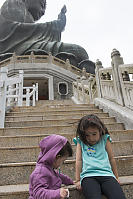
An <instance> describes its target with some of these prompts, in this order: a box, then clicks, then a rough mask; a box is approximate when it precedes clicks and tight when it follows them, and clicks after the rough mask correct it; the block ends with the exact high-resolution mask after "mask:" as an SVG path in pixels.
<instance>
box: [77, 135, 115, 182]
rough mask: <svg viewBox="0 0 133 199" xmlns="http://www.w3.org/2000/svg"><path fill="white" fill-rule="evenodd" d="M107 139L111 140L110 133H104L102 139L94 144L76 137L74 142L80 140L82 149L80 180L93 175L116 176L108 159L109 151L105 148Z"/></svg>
mask: <svg viewBox="0 0 133 199" xmlns="http://www.w3.org/2000/svg"><path fill="white" fill-rule="evenodd" d="M107 139H109V140H110V142H111V138H110V135H109V134H105V135H103V136H102V138H101V139H100V141H99V142H98V143H97V144H95V145H93V146H90V145H85V144H84V143H83V142H82V141H81V140H80V139H79V138H76V140H75V139H74V143H75V144H76V142H78V143H79V144H80V145H81V149H82V172H81V174H80V182H81V181H82V180H83V178H85V177H91V176H113V177H115V176H114V174H113V171H112V169H111V165H110V162H109V159H108V153H107V151H106V149H105V146H106V142H107Z"/></svg>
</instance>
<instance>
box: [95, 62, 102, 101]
mask: <svg viewBox="0 0 133 199" xmlns="http://www.w3.org/2000/svg"><path fill="white" fill-rule="evenodd" d="M95 66H96V69H95V74H96V85H97V93H98V97H99V98H102V90H101V83H100V73H99V69H100V68H103V66H102V62H101V61H99V59H97V60H96V63H95Z"/></svg>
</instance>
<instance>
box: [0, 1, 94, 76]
mask: <svg viewBox="0 0 133 199" xmlns="http://www.w3.org/2000/svg"><path fill="white" fill-rule="evenodd" d="M45 9H46V0H6V1H5V3H4V4H3V6H2V7H1V10H0V57H1V60H2V59H3V57H5V56H4V55H6V54H7V55H8V54H11V53H14V52H15V53H16V55H25V54H28V53H30V52H32V51H33V52H34V53H36V52H37V53H38V52H40V53H41V54H42V53H43V52H44V54H45V53H49V52H51V54H52V55H53V56H56V57H58V58H63V59H64V57H65V59H67V58H69V59H70V63H71V61H72V60H74V65H76V66H77V67H80V66H81V65H82V66H81V67H83V65H84V66H87V64H88V63H90V65H91V69H89V65H88V68H86V69H87V72H91V73H94V67H95V66H94V63H93V62H91V61H89V57H88V54H87V52H86V51H85V49H84V48H82V47H81V46H79V45H77V44H69V43H64V42H62V41H61V33H62V31H63V30H64V29H65V25H66V11H67V10H66V6H63V8H62V9H61V12H60V13H59V15H58V18H57V20H53V21H51V22H45V23H35V22H36V21H38V20H39V19H40V18H41V17H42V16H43V15H44V14H45ZM84 61H85V62H84ZM82 63H83V64H82Z"/></svg>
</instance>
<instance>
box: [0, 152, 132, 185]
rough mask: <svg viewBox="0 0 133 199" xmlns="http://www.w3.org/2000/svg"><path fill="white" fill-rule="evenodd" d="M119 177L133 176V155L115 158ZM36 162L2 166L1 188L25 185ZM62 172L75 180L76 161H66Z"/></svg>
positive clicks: (0, 166) (0, 167)
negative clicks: (3, 186)
mask: <svg viewBox="0 0 133 199" xmlns="http://www.w3.org/2000/svg"><path fill="white" fill-rule="evenodd" d="M115 159H116V164H117V168H118V174H119V176H126V175H132V174H133V155H130V156H118V157H115ZM35 164H36V163H35V162H21V163H5V164H0V177H1V179H0V186H2V185H9V184H10V185H11V184H23V183H24V184H25V183H28V182H29V176H30V174H31V173H32V171H33V170H34V168H35ZM61 171H62V172H63V173H65V174H67V175H68V176H70V177H71V178H72V179H75V159H73V160H66V161H65V162H64V164H63V165H62V166H61Z"/></svg>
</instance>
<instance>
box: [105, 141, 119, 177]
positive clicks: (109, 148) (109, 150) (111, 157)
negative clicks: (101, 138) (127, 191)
mask: <svg viewBox="0 0 133 199" xmlns="http://www.w3.org/2000/svg"><path fill="white" fill-rule="evenodd" d="M106 151H107V153H108V157H109V161H110V164H111V167H112V171H113V173H114V175H115V177H116V179H117V180H118V171H117V166H116V161H115V159H114V154H113V151H112V146H111V143H110V141H109V140H107V142H106Z"/></svg>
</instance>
